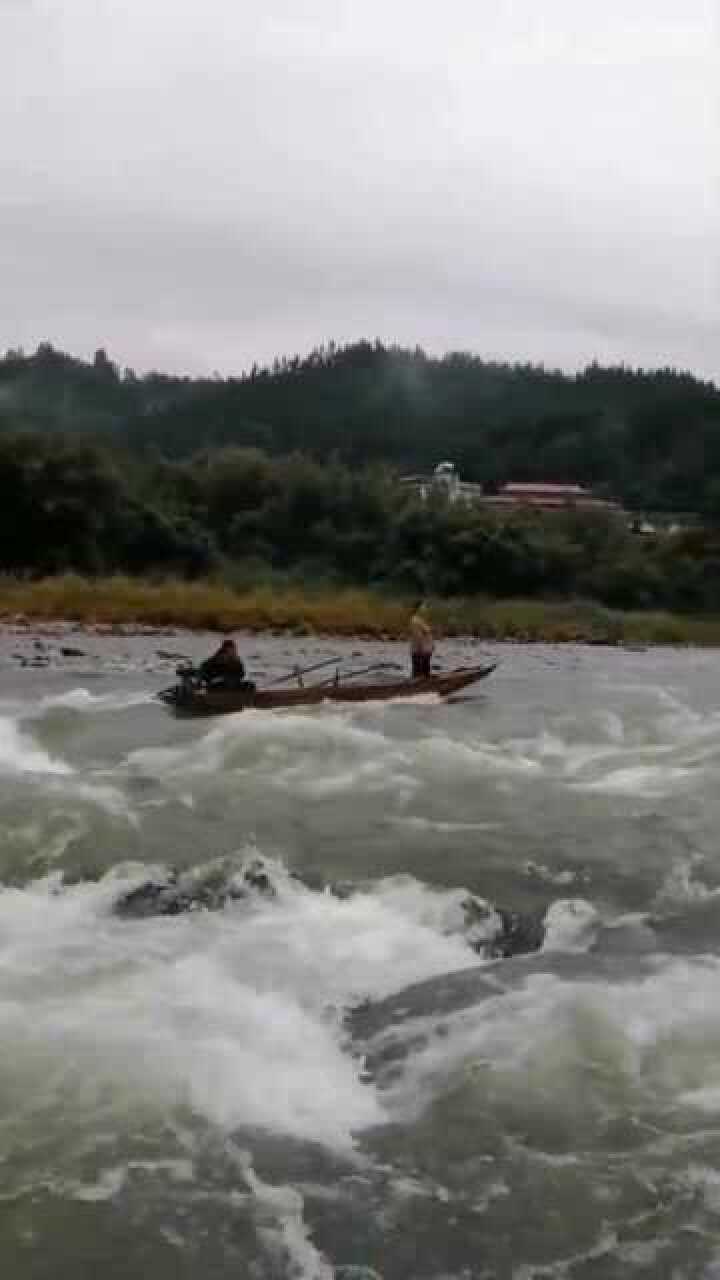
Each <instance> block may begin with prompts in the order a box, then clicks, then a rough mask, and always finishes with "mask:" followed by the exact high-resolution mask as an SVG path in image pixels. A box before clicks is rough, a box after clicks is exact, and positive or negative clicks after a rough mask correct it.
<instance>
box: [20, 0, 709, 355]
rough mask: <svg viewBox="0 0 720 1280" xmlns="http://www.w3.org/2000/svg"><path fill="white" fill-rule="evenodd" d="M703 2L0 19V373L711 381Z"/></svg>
mask: <svg viewBox="0 0 720 1280" xmlns="http://www.w3.org/2000/svg"><path fill="white" fill-rule="evenodd" d="M719 25H720V23H719V20H718V2H717V0H602V3H600V2H599V0H598V2H595V0H593V2H591V0H542V3H538V0H442V2H440V0H435V2H434V3H430V0H0V121H1V122H2V141H1V142H0V347H4V346H8V345H18V344H24V345H25V346H27V347H33V346H34V345H35V344H36V343H37V342H38V341H39V340H41V339H43V338H49V339H50V340H51V341H53V342H54V343H56V344H57V345H60V346H64V347H66V348H68V349H71V350H74V351H77V352H80V353H87V352H90V351H92V350H93V349H94V348H95V347H96V346H98V345H105V346H107V347H108V349H109V350H110V351H111V353H112V354H113V356H114V357H115V358H116V359H119V360H120V362H121V363H127V364H132V365H134V366H135V367H136V368H138V369H146V368H148V367H151V366H154V367H161V368H166V369H171V370H177V371H188V372H207V371H211V370H213V369H219V370H221V371H223V372H230V371H237V370H239V369H241V368H243V367H246V366H247V365H249V364H250V363H251V362H252V360H253V359H260V360H263V359H267V358H269V357H271V356H273V355H274V354H276V353H283V352H293V351H297V350H300V351H302V350H305V349H307V348H308V347H310V346H312V345H314V344H315V343H318V342H320V341H323V340H327V339H329V338H335V339H336V340H340V341H344V340H350V339H353V338H357V337H363V336H366V337H374V336H376V335H377V336H380V337H382V338H384V339H386V340H395V341H399V342H402V343H404V344H405V343H407V344H414V343H416V342H417V343H421V344H422V345H424V346H426V347H428V348H429V349H430V350H434V351H442V350H446V349H449V348H457V347H462V348H469V349H473V350H475V351H478V352H479V353H481V354H484V355H487V356H489V357H496V358H497V357H499V358H508V359H523V360H525V359H531V360H537V361H545V362H546V363H548V364H552V365H562V366H564V367H567V368H572V367H575V366H577V365H578V364H584V363H586V362H588V361H590V360H591V359H593V358H598V359H599V360H601V361H620V360H625V361H627V362H630V363H633V364H636V363H639V364H644V365H646V366H649V365H657V364H675V365H679V366H683V367H688V368H691V369H693V370H694V371H696V372H699V373H701V374H705V375H707V376H711V377H714V378H716V379H718V378H720V342H719V341H718V339H719V336H720V270H719V263H720V252H719V247H718V245H719V236H720V111H719V107H718V103H719V99H718V88H717V85H718V83H719V82H720V31H719Z"/></svg>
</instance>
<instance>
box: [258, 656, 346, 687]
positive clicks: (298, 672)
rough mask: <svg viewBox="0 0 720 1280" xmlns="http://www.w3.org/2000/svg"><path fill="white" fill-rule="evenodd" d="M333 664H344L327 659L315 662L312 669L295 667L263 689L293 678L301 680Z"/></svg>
mask: <svg viewBox="0 0 720 1280" xmlns="http://www.w3.org/2000/svg"><path fill="white" fill-rule="evenodd" d="M333 662H342V658H325V659H324V661H323V662H314V663H313V664H312V666H310V667H302V668H300V667H295V668H294V669H293V670H292V671H288V673H287V675H284V676H278V677H277V679H276V680H270V681H268V683H267V684H266V685H263V688H264V689H269V688H271V686H272V685H274V684H282V682H283V680H292V678H293V676H295V677H297V679H299V678H300V676H307V675H309V674H310V672H311V671H319V670H320V668H321V667H329V666H330V665H331V664H332V663H333Z"/></svg>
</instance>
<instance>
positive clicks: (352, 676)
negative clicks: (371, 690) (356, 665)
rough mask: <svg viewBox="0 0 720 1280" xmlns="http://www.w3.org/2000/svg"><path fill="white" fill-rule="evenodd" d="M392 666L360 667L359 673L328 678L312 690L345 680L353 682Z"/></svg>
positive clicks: (381, 664) (389, 663)
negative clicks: (357, 677)
mask: <svg viewBox="0 0 720 1280" xmlns="http://www.w3.org/2000/svg"><path fill="white" fill-rule="evenodd" d="M393 666H395V663H393V662H374V663H373V665H372V666H371V667H361V669H360V670H359V671H346V672H343V674H342V675H339V676H338V677H337V680H336V678H335V676H330V677H329V679H327V680H321V681H320V682H319V683H318V684H317V685H314V686H313V688H318V689H319V688H322V686H323V685H325V684H335V683H338V684H339V683H340V681H341V680H342V681H343V683H344V682H345V681H346V680H354V679H355V677H356V676H366V675H369V673H370V672H371V671H380V670H381V669H383V668H387V667H393Z"/></svg>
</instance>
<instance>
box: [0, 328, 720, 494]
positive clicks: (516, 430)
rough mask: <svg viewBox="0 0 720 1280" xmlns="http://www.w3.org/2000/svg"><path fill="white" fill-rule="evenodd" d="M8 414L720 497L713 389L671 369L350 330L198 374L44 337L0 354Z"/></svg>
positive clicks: (35, 425) (38, 422) (182, 454)
mask: <svg viewBox="0 0 720 1280" xmlns="http://www.w3.org/2000/svg"><path fill="white" fill-rule="evenodd" d="M3 429H4V430H6V431H16V430H26V429H32V430H36V431H41V432H50V431H51V432H56V431H61V432H62V431H73V432H77V431H82V432H85V433H90V434H95V435H97V434H102V435H104V436H105V438H106V439H110V438H112V439H114V440H115V442H116V443H118V444H122V445H127V446H129V447H131V448H132V449H136V450H140V451H144V452H147V451H150V452H153V451H154V452H159V453H160V454H161V455H162V456H163V457H166V458H176V459H181V458H187V457H189V456H191V455H193V454H195V453H197V452H198V451H200V450H208V449H216V448H225V447H229V446H231V447H233V448H236V447H241V448H259V449H262V450H264V451H265V452H266V453H268V454H270V455H286V454H289V453H293V452H296V451H300V452H302V453H304V454H306V455H307V456H310V457H313V458H315V459H318V460H320V461H324V460H326V459H328V458H329V457H330V456H332V455H333V454H336V455H337V456H338V457H339V458H341V459H342V460H343V461H344V462H346V463H347V464H348V465H350V466H352V467H361V466H365V465H367V464H368V463H372V462H382V463H385V464H389V465H392V466H393V467H396V468H399V469H403V470H416V469H420V468H425V467H429V466H430V465H432V464H433V463H435V462H437V461H439V460H440V459H441V458H451V459H452V460H453V461H454V462H455V463H456V464H457V466H458V467H459V469H460V471H461V473H462V474H463V475H464V476H465V477H466V478H467V479H469V480H476V481H479V482H481V483H483V484H485V485H487V486H493V485H497V484H500V483H503V482H505V481H507V480H513V479H514V480H558V481H575V482H577V483H580V484H588V485H592V486H595V487H596V488H597V489H598V490H604V491H606V492H609V493H612V494H613V495H615V496H617V497H619V498H620V499H622V501H623V502H624V503H625V504H626V505H629V506H631V507H639V508H645V509H653V510H675V511H698V512H700V513H701V514H704V515H711V516H714V515H715V514H716V513H717V512H720V391H719V390H718V389H717V388H716V387H714V386H713V385H711V384H709V383H704V382H700V381H698V380H697V379H695V378H693V377H691V376H690V375H689V374H685V373H678V372H675V371H673V370H669V369H663V370H659V371H653V372H643V371H640V370H637V371H636V370H632V369H629V368H625V367H620V368H609V369H604V368H601V367H599V366H598V365H591V366H589V367H588V368H587V369H585V370H584V371H583V372H582V373H580V374H578V375H577V376H573V377H567V376H565V375H563V374H561V373H558V372H555V371H552V370H547V369H544V368H539V367H536V366H530V365H509V364H497V363H489V362H486V361H483V360H481V359H479V358H478V357H476V356H472V355H468V354H466V353H462V352H460V353H454V354H450V355H447V356H445V357H444V358H442V359H433V358H431V357H429V356H427V355H425V353H424V352H422V351H420V350H418V349H416V350H414V351H405V350H402V349H400V348H395V347H390V348H388V347H384V346H383V345H382V344H380V343H378V342H375V343H370V342H359V343H356V344H354V345H353V346H348V347H344V348H338V347H335V346H334V345H333V344H330V346H328V347H327V348H324V349H322V350H318V351H314V352H312V353H311V354H310V355H309V356H307V357H306V358H304V359H301V358H300V357H299V356H294V357H292V358H291V359H285V360H278V361H275V363H274V365H273V366H272V367H271V368H268V369H259V368H257V367H254V368H253V369H251V370H250V371H249V372H248V373H246V374H244V375H243V376H242V377H238V378H227V379H220V378H213V379H207V378H206V379H196V380H191V379H189V378H173V377H167V376H165V375H162V374H158V373H152V374H148V375H147V376H145V377H138V376H136V375H135V374H134V373H133V372H132V370H125V371H123V372H121V371H120V370H119V369H118V368H117V367H116V366H115V365H114V364H113V362H112V361H111V360H110V359H109V358H108V356H107V354H106V353H105V352H104V351H102V350H99V351H98V352H96V355H95V358H94V360H93V361H92V362H91V363H85V362H83V361H82V360H78V359H75V358H73V357H72V356H69V355H66V354H64V353H63V352H59V351H56V350H55V349H54V348H53V347H52V346H50V344H49V343H43V344H41V346H40V347H38V349H37V351H36V352H35V353H34V354H32V355H23V354H22V353H21V352H17V351H14V352H13V351H10V352H8V353H7V354H6V355H5V357H4V358H3V359H0V431H2V430H3Z"/></svg>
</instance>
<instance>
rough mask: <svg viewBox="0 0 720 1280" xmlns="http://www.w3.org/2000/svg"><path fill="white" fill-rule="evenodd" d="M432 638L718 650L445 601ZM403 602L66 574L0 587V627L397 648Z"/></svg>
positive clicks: (683, 620)
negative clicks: (224, 634) (372, 642)
mask: <svg viewBox="0 0 720 1280" xmlns="http://www.w3.org/2000/svg"><path fill="white" fill-rule="evenodd" d="M431 606H432V616H433V621H434V624H435V626H436V628H437V631H438V633H440V634H444V635H448V636H463V635H467V636H473V637H476V638H478V639H482V640H505V641H508V640H509V641H512V640H516V641H525V642H528V641H530V642H531V641H542V642H545V643H557V644H560V643H586V644H630V645H652V644H675V645H677V644H688V645H705V646H716V645H720V618H698V617H688V616H686V615H680V614H669V613H649V612H648V613H621V612H617V611H613V610H610V609H605V608H603V606H602V605H599V604H595V603H593V602H588V601H582V600H580V601H572V600H571V601H562V602H554V601H542V600H488V599H485V598H481V597H477V598H474V599H465V600H460V599H450V600H437V601H432V602H431ZM411 608H412V601H411V600H410V599H409V598H408V599H398V598H395V597H393V598H391V597H389V596H386V595H383V594H381V593H380V592H373V591H367V590H361V589H353V588H336V589H335V588H333V589H331V588H317V589H315V588H307V589H299V588H294V587H286V588H277V587H271V586H261V587H253V588H249V589H245V590H238V591H236V590H233V589H232V588H231V587H229V586H226V585H224V584H221V583H213V582H183V581H179V580H168V581H164V582H160V583H155V582H150V581H145V580H142V579H136V578H127V577H112V578H102V579H86V578H81V577H78V576H76V575H74V574H65V575H62V576H58V577H52V578H44V579H40V580H38V581H25V580H20V579H16V578H11V577H4V578H0V622H2V623H4V624H6V625H7V624H10V625H13V626H18V627H29V628H32V627H34V626H37V625H39V624H42V623H49V622H56V621H60V620H62V621H68V622H74V623H77V624H80V625H81V626H82V627H85V628H89V629H96V630H98V631H102V630H106V629H108V630H122V631H133V630H145V629H147V630H153V631H154V630H158V631H166V630H168V629H170V630H172V629H175V628H182V629H183V630H198V631H241V630H242V631H258V632H259V631H287V632H291V633H294V634H296V635H337V636H364V637H368V638H375V639H388V640H392V639H399V638H401V637H404V636H405V635H406V634H407V622H408V614H409V612H410V610H411Z"/></svg>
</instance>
